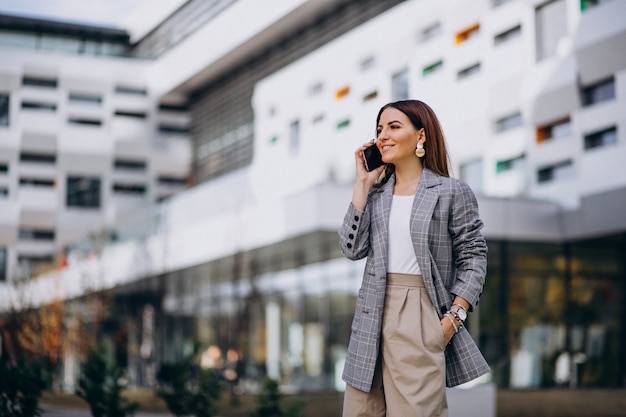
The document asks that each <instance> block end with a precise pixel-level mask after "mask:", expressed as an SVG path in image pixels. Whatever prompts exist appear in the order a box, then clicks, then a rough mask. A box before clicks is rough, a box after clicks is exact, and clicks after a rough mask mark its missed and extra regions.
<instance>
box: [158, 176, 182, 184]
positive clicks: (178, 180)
mask: <svg viewBox="0 0 626 417" xmlns="http://www.w3.org/2000/svg"><path fill="white" fill-rule="evenodd" d="M158 181H159V184H161V185H175V186H185V185H187V178H185V177H169V176H161V177H159V178H158Z"/></svg>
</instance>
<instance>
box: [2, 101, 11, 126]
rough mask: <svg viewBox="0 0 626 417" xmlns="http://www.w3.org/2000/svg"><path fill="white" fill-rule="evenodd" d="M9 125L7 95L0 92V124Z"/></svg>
mask: <svg viewBox="0 0 626 417" xmlns="http://www.w3.org/2000/svg"><path fill="white" fill-rule="evenodd" d="M8 125H9V95H8V94H0V126H8Z"/></svg>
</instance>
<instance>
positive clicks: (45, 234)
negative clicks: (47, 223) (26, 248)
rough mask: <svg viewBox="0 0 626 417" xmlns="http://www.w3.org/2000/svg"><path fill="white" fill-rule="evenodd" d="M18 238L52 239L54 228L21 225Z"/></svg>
mask: <svg viewBox="0 0 626 417" xmlns="http://www.w3.org/2000/svg"><path fill="white" fill-rule="evenodd" d="M19 239H20V240H54V230H47V229H36V228H28V227H22V228H20V231H19Z"/></svg>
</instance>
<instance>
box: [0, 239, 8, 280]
mask: <svg viewBox="0 0 626 417" xmlns="http://www.w3.org/2000/svg"><path fill="white" fill-rule="evenodd" d="M6 280H7V248H2V247H0V282H3V281H6Z"/></svg>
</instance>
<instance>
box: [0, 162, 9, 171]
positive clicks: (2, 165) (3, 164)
mask: <svg viewBox="0 0 626 417" xmlns="http://www.w3.org/2000/svg"><path fill="white" fill-rule="evenodd" d="M7 172H9V164H8V163H6V162H0V173H1V174H6V173H7Z"/></svg>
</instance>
